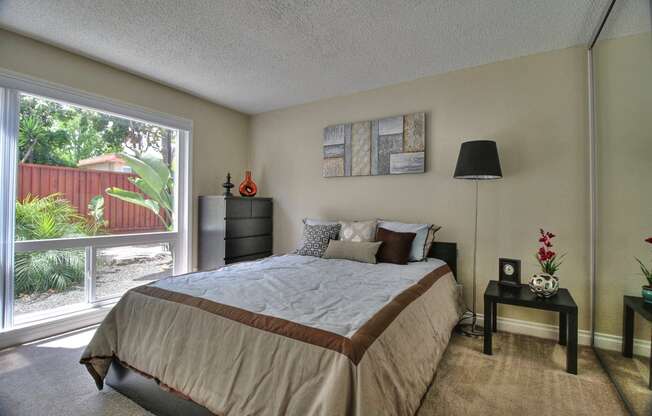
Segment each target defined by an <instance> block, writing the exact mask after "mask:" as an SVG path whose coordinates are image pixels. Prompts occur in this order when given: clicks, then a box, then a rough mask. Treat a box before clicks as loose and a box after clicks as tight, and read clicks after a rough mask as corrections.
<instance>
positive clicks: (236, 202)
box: [226, 198, 251, 219]
mask: <svg viewBox="0 0 652 416" xmlns="http://www.w3.org/2000/svg"><path fill="white" fill-rule="evenodd" d="M249 217H251V199H244V198H227V199H226V218H227V219H229V218H249Z"/></svg>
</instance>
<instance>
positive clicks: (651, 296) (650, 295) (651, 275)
mask: <svg viewBox="0 0 652 416" xmlns="http://www.w3.org/2000/svg"><path fill="white" fill-rule="evenodd" d="M645 242H646V243H650V244H652V237H648V238H646V239H645ZM634 258H635V259H636V261H637V262H638V264H639V266H641V272H642V273H643V276H645V278H646V279H647V285H645V286H643V290H642V291H641V293H642V295H643V300H644V301H645V303H652V267H649V268H648V267H647V266H646V265H645V264H644V263H643V262H642V261H641V260H640V259H639V258H638V257H634Z"/></svg>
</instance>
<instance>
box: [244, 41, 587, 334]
mask: <svg viewBox="0 0 652 416" xmlns="http://www.w3.org/2000/svg"><path fill="white" fill-rule="evenodd" d="M586 84H587V79H586V52H585V50H584V48H581V47H577V48H570V49H564V50H559V51H554V52H549V53H543V54H538V55H532V56H528V57H524V58H519V59H514V60H510V61H505V62H499V63H494V64H490V65H485V66H480V67H476V68H471V69H466V70H461V71H456V72H452V73H447V74H443V75H438V76H433V77H429V78H424V79H420V80H416V81H413V82H407V83H402V84H399V85H395V86H390V87H386V88H380V89H376V90H372V91H367V92H362V93H358V94H354V95H350V96H345V97H339V98H334V99H328V100H322V101H318V102H315V103H311V104H306V105H301V106H297V107H293V108H289V109H285V110H279V111H273V112H269V113H264V114H261V115H257V116H254V117H252V123H251V140H252V143H251V146H252V148H251V151H252V156H251V162H252V167H253V174H254V179H255V180H257V181H258V184H259V189H260V191H261V193H262V195H264V196H272V197H274V198H275V208H274V209H275V224H274V229H275V241H274V244H275V251H276V252H287V251H289V250H292V249H293V248H294V247H295V244H296V243H297V240H298V239H299V237H300V233H301V218H303V217H307V216H309V217H322V218H341V219H366V218H374V217H383V218H393V219H397V220H403V221H419V222H421V221H424V222H425V221H429V222H434V223H437V224H441V225H443V226H444V228H443V229H442V230H441V231H440V233H439V234H438V236H437V237H438V239H439V240H442V241H456V242H458V244H459V251H460V256H459V267H460V279H461V281H462V282H463V283H464V284H465V285H466V286H467V290H466V298H467V300H470V282H471V267H472V266H471V265H472V263H471V260H472V242H473V184H472V183H471V182H467V181H462V180H455V179H453V178H452V173H453V169H454V166H455V162H456V158H457V153H458V150H459V146H460V143H461V142H462V141H464V140H465V139H467V138H493V139H495V140H496V141H497V142H498V146H499V151H500V156H501V161H502V166H503V173H504V176H505V177H504V179H502V180H500V181H493V182H484V183H481V184H480V214H479V215H480V217H479V222H480V225H479V247H478V261H479V263H478V279H479V287H480V296H478V300H479V305H480V306H479V307H480V308H481V305H482V301H481V298H482V296H481V293H482V291H483V290H484V287H485V286H486V284H487V281H488V280H489V279H496V278H497V269H498V257H512V258H520V259H522V261H523V276H522V279H523V280H524V281H527V279H528V277H529V275H531V274H532V273H534V272H536V271H537V268H536V264H535V261H534V258H533V254H534V252H535V250H536V248H537V233H538V229H539V227H544V228H546V229H550V230H551V231H553V232H555V233H556V234H558V235H559V238H558V244H559V246H558V249H559V251H561V252H567V253H568V255H567V258H566V261H565V263H564V265H563V267H562V268H561V271H560V273H559V275H560V277H561V285H562V286H563V287H567V288H569V289H570V290H571V292H572V293H573V295H574V297H575V299H576V301H577V303H578V305H579V308H580V327H581V328H583V329H587V328H588V327H589V316H590V314H589V309H588V308H589V278H588V258H587V256H588V218H587V212H588V186H587V163H588V162H587V110H586V108H587V105H586V96H587V88H586ZM416 111H426V112H427V114H428V116H427V126H428V127H427V144H426V145H427V156H426V158H427V168H426V170H427V171H426V173H425V174H420V175H405V176H380V177H348V178H329V179H325V178H322V177H321V158H322V153H321V152H322V144H321V143H322V131H323V128H324V127H325V126H328V125H330V124H334V123H341V122H348V121H356V120H368V119H373V118H379V117H384V116H390V115H396V114H404V113H411V112H416ZM480 311H481V309H480ZM499 313H500V314H501V315H502V316H507V317H513V318H518V319H527V320H532V321H538V322H545V323H551V324H556V323H557V320H556V316H555V315H554V314H553V313H551V312H539V311H532V310H525V309H518V308H515V307H509V306H501V307H500V311H499Z"/></svg>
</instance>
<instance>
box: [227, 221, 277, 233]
mask: <svg viewBox="0 0 652 416" xmlns="http://www.w3.org/2000/svg"><path fill="white" fill-rule="evenodd" d="M271 233H272V219H271V218H243V219H227V220H226V238H239V237H253V236H259V235H267V234H271Z"/></svg>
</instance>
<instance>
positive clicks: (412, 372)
mask: <svg viewBox="0 0 652 416" xmlns="http://www.w3.org/2000/svg"><path fill="white" fill-rule="evenodd" d="M460 309H461V308H460V306H459V304H458V298H457V289H456V285H455V280H454V278H453V276H452V274H451V272H450V269H449V268H448V266H446V265H445V264H444V263H443V262H442V261H440V260H436V259H428V261H425V262H418V263H410V264H408V265H394V264H387V263H380V264H366V263H358V262H354V261H349V260H333V259H330V260H326V259H320V258H315V257H306V256H296V255H285V256H275V257H269V258H266V259H263V260H259V261H255V262H248V263H238V264H234V265H231V266H227V267H224V268H221V269H219V270H215V271H208V272H199V273H191V274H188V275H183V276H176V277H171V278H167V279H163V280H160V281H158V282H155V283H152V284H149V285H146V286H141V287H138V288H135V289H132V290H131V291H129V292H127V293H126V294H125V295H124V296H123V298H122V299H121V300H120V302H119V303H118V304H117V305H116V306H115V307H114V309H113V310H112V311H111V312H110V313H109V315H108V316H107V317H106V319H105V320H104V321H103V323H102V324H101V325H100V327H99V328H98V330H97V332H96V334H95V336H94V338H93V340H92V341H91V342H90V344H89V345H88V347H87V348H86V350H85V351H84V353H83V355H82V359H81V362H82V363H83V364H84V365H86V366H87V369H88V370H89V372H90V373H91V375H92V376H93V377H94V379H95V381H96V383H97V384H98V387H100V388H101V387H102V380H103V378H104V376H105V375H106V372H107V370H108V367H109V365H110V362H111V360H113V359H117V360H119V361H120V362H121V363H122V364H123V365H125V366H128V367H130V368H132V369H134V370H136V371H137V372H139V373H141V374H143V375H145V376H147V377H151V378H154V379H156V380H157V381H159V383H160V385H161V387H162V388H165V389H168V390H170V391H173V392H174V393H176V394H179V395H182V396H183V397H185V398H187V399H189V400H192V401H194V402H196V403H198V404H200V405H202V406H204V407H206V408H207V409H209V410H210V411H211V412H213V413H215V414H218V415H369V414H373V415H384V414H387V415H412V414H414V412H415V411H416V410H417V408H418V406H419V403H420V400H421V398H422V397H423V395H424V394H425V392H426V390H427V388H428V385H429V383H430V381H431V380H432V377H433V374H434V372H435V369H436V366H437V364H438V362H439V360H440V358H441V355H442V354H443V351H444V350H445V347H446V345H447V344H448V340H449V338H450V334H451V330H452V328H453V327H454V325H455V324H456V323H457V320H458V317H459V314H460Z"/></svg>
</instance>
